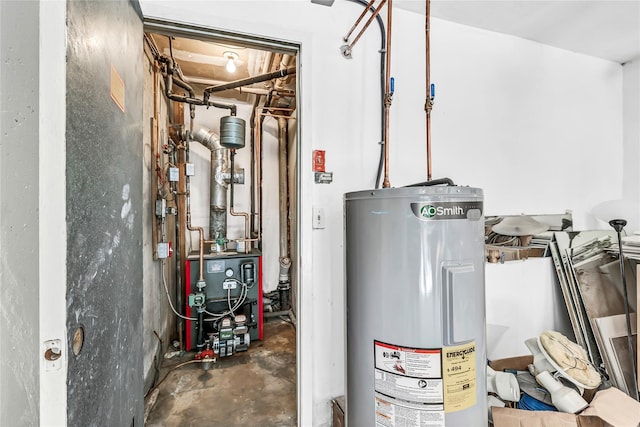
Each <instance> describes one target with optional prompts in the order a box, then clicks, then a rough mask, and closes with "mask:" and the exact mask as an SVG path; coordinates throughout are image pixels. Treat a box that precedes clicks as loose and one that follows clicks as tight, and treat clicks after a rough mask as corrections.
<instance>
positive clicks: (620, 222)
mask: <svg viewBox="0 0 640 427" xmlns="http://www.w3.org/2000/svg"><path fill="white" fill-rule="evenodd" d="M609 225H611V227H613V229H614V230H615V231H616V233H617V235H618V250H619V252H620V253H619V254H618V259H619V260H620V278H621V279H622V291H623V292H622V295H623V298H624V316H625V320H626V324H627V346H628V348H629V356H630V359H631V372H632V373H635V372H636V356H635V352H634V347H635V346H634V344H633V335H632V329H631V317H630V314H629V294H628V293H627V278H626V276H625V275H624V252H623V250H622V235H621V232H622V230H623V229H624V227H625V225H627V221H626V220H624V219H612V220H611V221H609ZM631 376H632V377H633V379H632V384H633V389H631V390H629V396H631V397H633V398H634V399H635V400H639V396H638V383H637V380H636V376H635V374H634V375H631Z"/></svg>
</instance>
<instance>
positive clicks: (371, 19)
mask: <svg viewBox="0 0 640 427" xmlns="http://www.w3.org/2000/svg"><path fill="white" fill-rule="evenodd" d="M385 3H387V9H390V8H389V5H390V4H391V1H388V2H387V0H382V1H381V2H380V4H379V5H378V7H376V9H375V10H374V11H373V14H372V15H371V16H370V17H369V19H368V20H367V22H366V23H365V24H364V27H363V28H362V29H361V30H360V32H359V33H358V35H357V36H356V38H355V39H354V40H353V42H351V44H350V45H349V47H348V50H349V51H351V50H353V47H354V46H355V45H356V43H358V40H360V37H362V35H363V34H364V32H365V31H366V30H367V28H368V27H369V25H370V24H371V22H373V20H374V19H375V18H376V16H377V15H378V13H380V9H382V6H384V4H385ZM367 10H369V9H368V8H367V9H365V12H366V11H367ZM388 13H389V14H390V12H388ZM390 45H391V44H389V46H390Z"/></svg>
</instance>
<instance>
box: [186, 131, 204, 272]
mask: <svg viewBox="0 0 640 427" xmlns="http://www.w3.org/2000/svg"><path fill="white" fill-rule="evenodd" d="M185 145H186V150H185V155H186V158H185V160H186V163H189V154H190V153H189V140H188V139H187V140H186V141H185ZM185 178H186V179H185V181H186V186H187V188H186V193H187V195H186V199H187V209H186V210H187V230H189V231H197V232H198V234H199V239H198V240H199V243H200V244H199V252H198V259H199V261H200V262H199V263H198V264H199V265H198V282H204V228H202V227H193V226H192V225H191V177H190V176H188V175H187V176H186V177H185Z"/></svg>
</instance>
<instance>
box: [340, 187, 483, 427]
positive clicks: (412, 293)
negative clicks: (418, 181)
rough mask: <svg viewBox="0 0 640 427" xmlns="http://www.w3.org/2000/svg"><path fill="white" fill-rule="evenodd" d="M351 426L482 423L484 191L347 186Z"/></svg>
mask: <svg viewBox="0 0 640 427" xmlns="http://www.w3.org/2000/svg"><path fill="white" fill-rule="evenodd" d="M345 227H346V230H345V236H346V248H345V250H346V268H347V278H346V287H347V394H346V409H347V410H346V419H347V426H348V427H359V426H367V427H369V426H376V427H378V426H431V427H436V426H438V427H439V426H447V427H453V426H456V427H474V426H478V427H485V426H486V425H487V404H486V380H485V376H486V368H485V366H486V348H485V293H484V218H483V195H482V190H480V189H477V188H469V187H458V186H446V187H445V186H431V187H410V188H393V189H382V190H369V191H360V192H354V193H347V194H346V195H345Z"/></svg>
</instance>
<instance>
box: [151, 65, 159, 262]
mask: <svg viewBox="0 0 640 427" xmlns="http://www.w3.org/2000/svg"><path fill="white" fill-rule="evenodd" d="M159 82H160V77H159V73H158V61H154V62H153V117H152V118H151V209H153V210H154V211H155V206H156V199H157V197H158V173H157V172H158V171H157V165H158V163H157V158H158V116H159V114H160V113H159V112H160V107H159V103H160V96H159V93H158V86H159V84H160V83H159ZM152 217H153V218H152V222H153V226H152V228H151V240H152V244H153V247H152V251H153V259H154V260H157V259H158V219H157V217H156V216H155V215H152Z"/></svg>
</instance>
